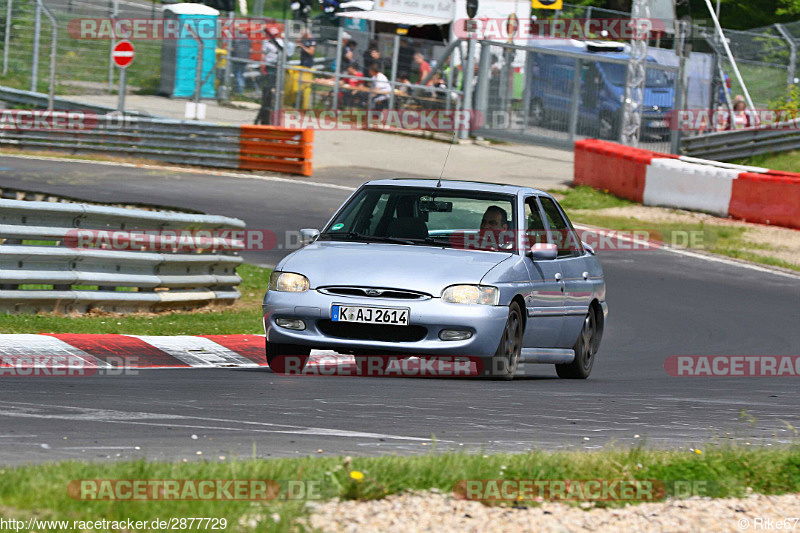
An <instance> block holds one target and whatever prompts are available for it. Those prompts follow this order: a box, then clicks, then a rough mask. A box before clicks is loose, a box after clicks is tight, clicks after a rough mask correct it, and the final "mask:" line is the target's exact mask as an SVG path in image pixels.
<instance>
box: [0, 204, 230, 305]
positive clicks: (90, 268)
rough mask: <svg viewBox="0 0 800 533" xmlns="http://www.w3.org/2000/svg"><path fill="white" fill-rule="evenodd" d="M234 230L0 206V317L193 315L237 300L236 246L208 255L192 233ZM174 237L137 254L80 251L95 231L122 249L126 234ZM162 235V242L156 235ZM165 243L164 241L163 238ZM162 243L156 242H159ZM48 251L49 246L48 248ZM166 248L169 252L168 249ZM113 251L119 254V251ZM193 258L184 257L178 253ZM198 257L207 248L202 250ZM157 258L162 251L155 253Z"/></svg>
mask: <svg viewBox="0 0 800 533" xmlns="http://www.w3.org/2000/svg"><path fill="white" fill-rule="evenodd" d="M188 228H191V230H192V231H195V230H198V231H199V230H209V231H210V230H223V229H231V230H237V229H238V230H241V229H242V228H244V222H242V221H241V220H239V219H235V218H228V217H222V216H211V215H193V214H186V213H172V212H164V211H144V210H140V209H124V208H117V207H104V206H96V205H87V204H71V203H54V202H36V201H22V200H6V199H0V239H1V240H2V241H3V243H2V244H0V312H11V313H15V312H37V311H61V312H85V311H88V310H91V309H94V308H97V309H104V310H108V311H131V310H158V309H176V308H193V307H198V306H202V305H205V304H208V303H212V302H219V303H232V302H233V301H234V300H236V299H237V298H239V296H240V294H239V291H238V290H237V289H236V286H237V285H239V283H241V278H240V277H239V276H238V275H237V274H236V266H237V265H238V264H239V263H241V262H242V258H241V257H239V256H238V255H237V254H236V250H238V249H241V248H242V247H243V243H242V242H241V240H239V241H236V240H234V239H228V240H223V241H224V242H222V241H220V242H221V244H222V246H217V249H216V250H214V251H205V252H203V253H196V252H198V251H202V250H203V246H204V245H206V243H208V242H209V241H208V240H204V239H203V236H202V235H198V234H197V233H187V232H186V231H184V232H182V233H180V234H179V233H178V231H177V230H186V229H188ZM126 230H127V231H131V232H132V231H133V230H142V231H145V230H147V231H153V232H154V234H157V232H163V231H167V230H172V232H173V233H172V235H180V239H181V240H180V241H179V242H180V245H181V247H182V248H176V247H175V244H177V242H172V243H169V244H168V243H167V241H162V242H160V243H157V244H158V246H157V247H156V248H151V249H155V250H157V251H148V250H147V249H145V248H144V247H143V246H139V245H137V246H130V245H128V246H124V245H123V246H105V247H103V246H101V245H100V244H99V243H100V240H99V239H95V240H93V241H91V246H93V247H84V246H80V245H81V244H84V243H83V242H81V241H80V240H79V239H80V235H81V234H83V235H85V236H87V240H90V239H91V237H92V235H97V231H106V232H111V233H109V235H112V239H113V238H114V236H116V237H118V238H119V239H120V240H117V241H114V242H115V244H119V243H120V242H122V243H123V244H124V242H125V241H124V239H125V235H128V233H127V231H126ZM158 235H162V234H158ZM167 235H169V234H167ZM162 239H163V237H162ZM48 244H50V245H48ZM170 244H171V246H170ZM120 248H123V249H122V250H121V249H120ZM187 248H188V249H191V250H194V251H195V253H185V252H184V250H186V249H187ZM206 249H208V247H207V246H206ZM162 250H163V251H162Z"/></svg>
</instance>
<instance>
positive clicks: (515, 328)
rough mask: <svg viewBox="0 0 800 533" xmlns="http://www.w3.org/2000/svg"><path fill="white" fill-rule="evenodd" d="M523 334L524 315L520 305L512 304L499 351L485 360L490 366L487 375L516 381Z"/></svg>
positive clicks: (498, 347)
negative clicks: (515, 375)
mask: <svg viewBox="0 0 800 533" xmlns="http://www.w3.org/2000/svg"><path fill="white" fill-rule="evenodd" d="M522 332H523V325H522V313H521V312H520V310H519V304H518V303H517V302H512V303H511V305H510V306H509V308H508V320H506V326H505V328H503V336H502V337H500V344H499V345H498V346H497V351H496V352H495V355H494V357H491V358H488V359H486V360H485V362H486V363H488V364H489V368H488V369H486V375H488V376H491V377H493V378H501V379H506V380H511V379H514V373H515V372H516V371H517V366H518V365H519V358H520V354H521V353H522Z"/></svg>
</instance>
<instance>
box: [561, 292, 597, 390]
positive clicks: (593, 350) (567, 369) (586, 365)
mask: <svg viewBox="0 0 800 533" xmlns="http://www.w3.org/2000/svg"><path fill="white" fill-rule="evenodd" d="M599 347H600V327H599V321H598V319H597V312H596V311H595V309H594V308H593V307H590V308H589V312H588V313H586V317H585V318H584V319H583V326H582V327H581V332H580V334H579V335H578V340H576V341H575V346H574V347H573V349H574V350H575V359H574V360H573V361H572V362H571V363H569V364H566V365H556V373H557V374H558V377H560V378H565V379H586V378H588V377H589V374H591V373H592V367H593V366H594V360H595V359H596V357H595V356H596V355H597V349H598V348H599Z"/></svg>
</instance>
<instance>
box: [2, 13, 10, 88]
mask: <svg viewBox="0 0 800 533" xmlns="http://www.w3.org/2000/svg"><path fill="white" fill-rule="evenodd" d="M11 4H12V0H6V33H5V35H4V40H5V43H4V46H3V76H5V75H6V73H8V46H9V43H10V42H11Z"/></svg>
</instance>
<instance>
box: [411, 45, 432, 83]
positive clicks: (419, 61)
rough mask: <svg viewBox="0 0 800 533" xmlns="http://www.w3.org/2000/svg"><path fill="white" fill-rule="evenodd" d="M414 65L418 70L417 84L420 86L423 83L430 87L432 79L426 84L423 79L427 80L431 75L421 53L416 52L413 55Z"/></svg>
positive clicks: (428, 65) (429, 66) (429, 67)
mask: <svg viewBox="0 0 800 533" xmlns="http://www.w3.org/2000/svg"><path fill="white" fill-rule="evenodd" d="M414 64H415V65H417V68H418V69H419V79H418V80H417V83H418V84H419V85H422V84H423V82H424V84H425V85H428V86H430V85H431V83H432V79H429V80H428V81H427V82H426V81H425V78H427V77H428V75H429V74H430V73H431V65H430V64H429V63H428V62H427V61H425V56H424V55H422V52H417V53H416V54H414Z"/></svg>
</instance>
